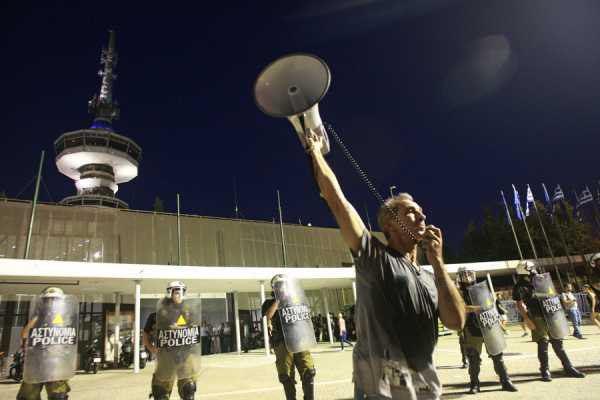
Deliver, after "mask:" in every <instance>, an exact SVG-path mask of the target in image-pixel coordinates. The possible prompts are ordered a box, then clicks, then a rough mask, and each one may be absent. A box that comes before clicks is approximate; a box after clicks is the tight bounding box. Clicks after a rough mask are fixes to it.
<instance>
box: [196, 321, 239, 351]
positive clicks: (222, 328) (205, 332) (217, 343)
mask: <svg viewBox="0 0 600 400" xmlns="http://www.w3.org/2000/svg"><path fill="white" fill-rule="evenodd" d="M200 336H201V340H202V354H218V353H229V352H231V351H233V349H232V345H231V343H232V342H231V325H230V323H229V322H222V323H220V324H216V325H212V324H210V323H208V322H206V321H202V325H201V326H200Z"/></svg>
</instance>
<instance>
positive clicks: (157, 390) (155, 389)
mask: <svg viewBox="0 0 600 400" xmlns="http://www.w3.org/2000/svg"><path fill="white" fill-rule="evenodd" d="M169 395H170V393H169V392H167V391H166V390H165V388H164V387H162V386H160V385H152V394H151V395H150V397H152V398H153V399H154V400H169Z"/></svg>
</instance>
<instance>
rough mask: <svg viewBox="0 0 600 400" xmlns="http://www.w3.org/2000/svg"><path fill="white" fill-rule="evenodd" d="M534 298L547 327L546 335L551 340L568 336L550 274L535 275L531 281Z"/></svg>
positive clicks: (563, 313)
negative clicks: (538, 303) (538, 304)
mask: <svg viewBox="0 0 600 400" xmlns="http://www.w3.org/2000/svg"><path fill="white" fill-rule="evenodd" d="M532 284H533V289H534V292H535V297H536V298H537V299H538V301H539V302H540V306H541V307H542V313H543V314H544V319H545V320H546V324H547V325H548V334H549V335H550V337H551V338H553V339H563V338H565V337H566V336H569V325H568V324H567V317H566V316H565V310H564V309H563V307H562V304H561V302H560V297H559V296H558V293H557V292H556V289H555V288H554V283H552V278H550V274H549V273H548V272H546V273H545V274H537V275H534V276H533V280H532Z"/></svg>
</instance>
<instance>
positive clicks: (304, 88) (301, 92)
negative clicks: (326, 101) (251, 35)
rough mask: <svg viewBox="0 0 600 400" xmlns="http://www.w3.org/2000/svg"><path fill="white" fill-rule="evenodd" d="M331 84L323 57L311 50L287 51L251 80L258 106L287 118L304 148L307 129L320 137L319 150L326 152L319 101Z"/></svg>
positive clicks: (272, 114) (327, 144) (273, 114)
mask: <svg viewBox="0 0 600 400" xmlns="http://www.w3.org/2000/svg"><path fill="white" fill-rule="evenodd" d="M330 84H331V72H330V71H329V67H328V66H327V64H325V61H323V60H321V59H320V58H319V57H316V56H313V55H311V54H291V55H288V56H284V57H282V58H279V59H278V60H275V61H274V62H272V63H271V64H269V65H268V66H267V67H266V68H265V69H264V70H263V71H262V72H261V73H260V75H259V76H258V79H256V83H255V84H254V98H255V100H256V104H257V106H258V108H260V110H261V111H262V112H264V113H265V114H267V115H269V116H271V117H276V118H283V117H285V118H287V119H288V120H289V121H290V122H291V123H292V125H293V126H294V129H295V130H296V133H297V134H298V138H299V139H300V142H301V143H302V146H303V147H304V148H305V149H307V142H306V136H307V134H308V133H309V130H312V131H314V132H316V133H317V134H318V135H321V136H322V137H323V148H322V153H323V154H327V153H329V138H328V136H327V132H326V131H325V127H324V126H323V122H322V121H321V117H320V115H319V102H320V101H321V100H322V99H323V97H325V94H326V93H327V90H329V85H330Z"/></svg>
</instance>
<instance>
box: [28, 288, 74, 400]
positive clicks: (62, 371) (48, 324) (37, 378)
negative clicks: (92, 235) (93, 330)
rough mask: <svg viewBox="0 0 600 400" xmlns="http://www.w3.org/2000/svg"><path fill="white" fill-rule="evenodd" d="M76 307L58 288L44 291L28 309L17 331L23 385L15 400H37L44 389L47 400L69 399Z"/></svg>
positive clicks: (72, 297) (71, 299)
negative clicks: (22, 359)
mask: <svg viewBox="0 0 600 400" xmlns="http://www.w3.org/2000/svg"><path fill="white" fill-rule="evenodd" d="M78 313H79V303H78V301H77V299H76V298H75V297H74V296H66V295H65V294H64V292H63V291H62V289H60V288H58V287H48V288H46V289H44V290H43V291H42V293H41V295H40V296H39V297H36V298H35V299H34V300H33V302H32V306H31V312H30V320H29V322H28V323H27V325H25V327H24V328H23V330H22V331H21V340H22V342H23V347H24V348H25V366H24V373H23V383H22V384H21V387H20V388H19V393H17V400H39V399H40V393H41V391H42V389H43V388H44V387H45V388H46V393H47V394H48V399H49V400H67V399H68V398H69V394H68V393H69V392H70V391H71V388H70V387H69V383H68V380H69V379H70V378H72V377H73V376H74V375H75V363H76V357H77V337H78V335H77V326H78V322H79V316H78Z"/></svg>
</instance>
